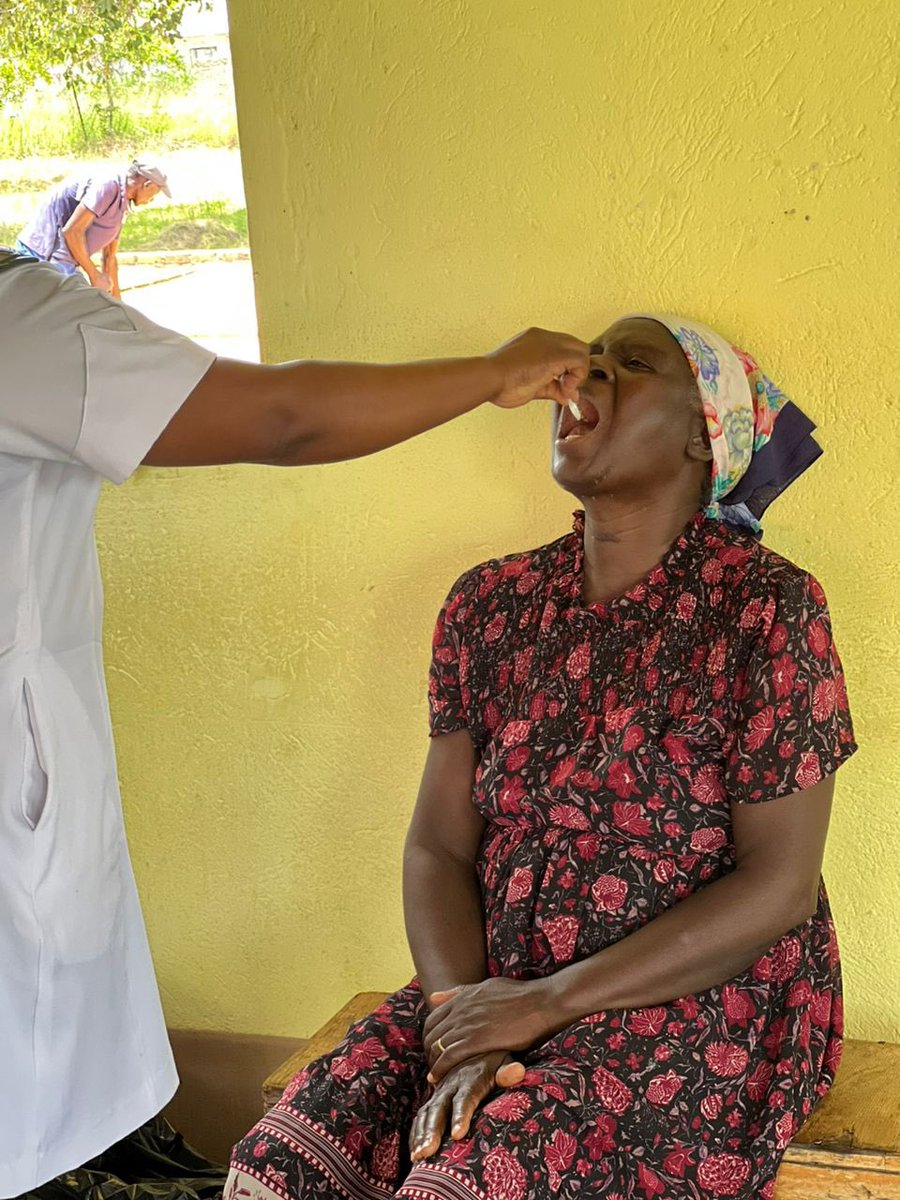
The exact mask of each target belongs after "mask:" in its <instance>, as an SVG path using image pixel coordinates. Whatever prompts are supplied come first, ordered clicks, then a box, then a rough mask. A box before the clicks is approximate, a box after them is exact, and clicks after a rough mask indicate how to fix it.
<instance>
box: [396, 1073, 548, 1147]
mask: <svg viewBox="0 0 900 1200" xmlns="http://www.w3.org/2000/svg"><path fill="white" fill-rule="evenodd" d="M524 1076H525V1068H524V1067H523V1066H522V1064H521V1063H519V1062H515V1061H514V1060H513V1059H511V1058H510V1057H509V1055H508V1054H507V1053H506V1051H505V1050H496V1051H494V1052H493V1053H492V1054H481V1055H478V1056H477V1057H476V1058H470V1059H469V1060H468V1061H467V1062H464V1063H460V1064H459V1065H458V1066H457V1067H454V1069H453V1070H452V1071H450V1072H449V1073H448V1074H447V1075H446V1076H445V1077H444V1078H443V1079H442V1080H441V1082H440V1083H439V1084H438V1085H437V1087H436V1088H435V1089H434V1092H433V1094H432V1095H431V1096H430V1097H429V1098H428V1100H426V1101H425V1103H424V1104H423V1105H422V1107H421V1108H420V1109H419V1111H418V1112H417V1113H416V1119H415V1121H414V1122H413V1127H412V1130H411V1132H410V1135H409V1153H410V1156H411V1158H412V1160H413V1162H418V1161H419V1160H420V1159H423V1158H430V1157H431V1155H432V1154H435V1153H436V1152H437V1150H438V1149H439V1148H440V1144H441V1142H442V1141H443V1138H444V1134H445V1132H446V1129H447V1123H448V1122H450V1136H451V1137H452V1138H453V1140H454V1141H455V1142H458V1141H459V1140H460V1139H461V1138H464V1137H465V1136H466V1135H467V1134H468V1132H469V1127H470V1126H471V1123H472V1117H473V1116H474V1115H475V1112H476V1110H477V1108H478V1106H479V1104H481V1103H482V1102H483V1101H484V1100H485V1099H486V1098H487V1097H488V1096H489V1095H490V1094H491V1092H492V1091H493V1090H494V1088H495V1087H515V1086H516V1084H519V1083H521V1082H522V1079H523V1078H524Z"/></svg>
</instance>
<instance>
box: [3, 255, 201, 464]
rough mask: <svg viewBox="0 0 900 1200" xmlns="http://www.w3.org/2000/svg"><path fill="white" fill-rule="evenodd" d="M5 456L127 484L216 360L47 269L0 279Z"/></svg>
mask: <svg viewBox="0 0 900 1200" xmlns="http://www.w3.org/2000/svg"><path fill="white" fill-rule="evenodd" d="M0 313H2V318H3V319H2V320H0V362H2V364H3V370H2V372H0V453H5V454H14V455H19V456H22V457H26V458H43V459H50V460H55V461H57V462H65V463H77V464H79V465H81V466H84V467H87V468H89V469H90V470H93V471H95V472H97V473H98V474H100V475H103V476H104V477H105V478H107V479H109V480H111V481H112V482H113V483H122V482H123V481H124V480H125V479H127V478H128V476H129V475H130V474H131V473H132V472H133V471H134V469H135V468H136V467H137V466H138V465H139V463H140V462H141V461H142V459H143V458H144V457H145V455H146V453H147V451H148V450H149V449H150V447H151V446H152V445H153V443H154V442H155V441H156V439H157V438H158V437H159V435H160V434H161V433H162V431H163V429H165V427H166V425H167V424H168V423H169V421H170V420H171V419H172V417H173V416H174V415H175V413H176V412H177V411H178V409H179V408H180V407H181V405H182V404H183V403H184V401H185V400H186V399H187V397H188V396H189V395H190V393H191V392H192V391H193V389H194V387H196V385H197V384H198V383H199V381H200V380H201V379H202V377H203V376H204V375H205V374H206V372H207V371H208V370H209V368H210V366H211V364H212V363H213V361H214V360H215V355H214V354H212V353H211V352H210V351H209V350H206V349H204V348H203V347H202V346H198V345H197V343H196V342H193V341H191V340H190V338H186V337H182V336H181V334H178V333H174V332H173V331H172V330H170V329H163V328H162V327H161V326H159V325H155V324H154V323H153V322H152V321H149V320H148V319H147V318H146V317H145V316H144V315H143V314H142V313H139V312H138V311H136V310H135V309H133V308H129V307H128V305H126V304H122V303H121V301H117V300H113V299H112V298H111V297H110V296H107V295H106V294H105V293H103V292H100V291H98V290H97V289H96V288H92V287H88V286H87V284H86V283H84V281H82V280H80V279H78V278H76V277H74V276H72V277H69V278H66V277H65V276H63V275H61V274H60V272H59V271H57V270H56V269H55V268H54V267H52V266H50V265H49V264H44V263H35V264H24V265H17V266H14V267H12V268H9V269H7V270H5V271H2V272H0Z"/></svg>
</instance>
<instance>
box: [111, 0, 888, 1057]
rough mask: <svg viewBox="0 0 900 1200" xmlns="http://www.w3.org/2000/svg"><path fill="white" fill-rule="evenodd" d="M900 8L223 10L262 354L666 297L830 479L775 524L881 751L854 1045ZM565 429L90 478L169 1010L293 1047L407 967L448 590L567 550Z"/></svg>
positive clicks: (346, 3)
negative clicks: (411, 849) (759, 374)
mask: <svg viewBox="0 0 900 1200" xmlns="http://www.w3.org/2000/svg"><path fill="white" fill-rule="evenodd" d="M897 15H898V9H897V5H896V3H895V0H866V2H865V3H860V2H858V0H845V2H843V3H841V2H840V0H832V2H830V3H827V4H823V3H822V2H821V0H777V2H775V0H756V2H755V3H753V4H747V3H746V2H745V0H644V2H643V3H620V2H619V0H615V2H614V0H545V2H544V3H540V4H537V3H526V2H525V0H431V2H429V3H426V2H424V0H418V2H416V0H380V2H377V3H376V2H374V0H371V2H369V0H342V2H340V3H336V2H335V0H304V2H303V3H302V4H300V3H297V2H296V0H231V21H232V45H233V54H234V63H235V71H236V85H237V98H238V108H239V115H240V130H241V140H242V147H243V155H244V168H245V175H246V184H247V193H248V199H249V209H250V221H251V238H252V249H253V255H254V264H255V270H256V275H257V283H258V303H259V313H260V318H261V332H262V338H263V346H264V351H265V353H266V355H267V356H268V358H270V359H278V358H283V357H300V356H320V357H345V358H370V359H400V358H410V357H416V356H423V355H429V354H450V353H470V352H474V351H478V350H481V349H485V348H488V347H490V346H491V345H492V344H494V343H495V342H497V341H498V340H500V339H501V338H503V337H505V336H507V335H509V334H511V333H512V332H514V331H516V330H517V329H519V328H521V327H522V326H524V325H527V324H531V323H537V324H544V325H547V326H550V327H559V328H569V329H571V330H573V331H575V332H578V333H580V334H582V335H584V336H590V335H592V334H595V333H597V332H598V331H599V330H601V329H602V328H603V327H604V325H605V324H606V323H607V322H608V321H609V320H610V319H611V318H613V317H615V316H616V315H617V314H619V313H621V312H623V311H626V310H631V309H634V308H635V307H640V308H651V309H652V308H662V309H672V310H682V311H684V312H686V313H689V314H693V315H695V316H697V317H699V318H701V319H704V320H708V321H710V322H711V323H714V324H717V325H718V326H720V327H721V329H722V330H723V331H724V332H726V333H727V334H730V335H732V336H733V337H735V338H737V339H740V341H741V342H743V343H744V344H745V345H746V346H747V347H749V348H751V349H752V350H754V351H756V352H757V354H758V355H759V356H760V357H761V358H762V360H763V362H764V364H765V366H766V367H767V368H768V369H769V371H770V373H771V374H773V375H774V377H775V378H776V379H777V380H778V381H780V382H781V383H782V384H783V386H784V387H785V389H786V390H787V391H788V392H789V393H790V394H791V395H793V396H795V397H796V398H797V400H798V401H799V402H801V403H802V405H803V406H804V407H806V408H807V409H808V410H809V411H810V413H811V414H813V415H814V417H815V418H816V419H817V420H818V421H819V422H820V424H821V427H822V432H821V438H822V441H823V443H824V445H825V447H826V449H827V457H826V458H825V459H824V461H823V462H822V463H820V464H819V465H817V466H816V467H815V468H813V470H812V471H811V472H810V473H809V475H808V476H807V477H806V478H805V479H804V480H803V481H802V483H801V484H799V485H798V486H797V487H796V488H795V489H794V490H793V491H792V492H791V493H790V497H789V498H788V499H785V500H783V501H782V502H780V503H779V504H778V505H777V506H776V508H775V509H774V510H773V512H772V514H771V518H770V521H769V524H768V528H767V534H768V537H767V540H768V541H769V542H770V544H771V545H773V546H774V547H775V548H777V549H778V550H780V551H782V552H783V553H786V554H787V555H789V556H791V557H793V558H795V559H796V560H797V561H799V562H800V563H802V564H803V565H805V566H807V567H809V568H810V569H812V570H813V571H815V572H816V573H817V574H818V575H819V577H820V578H821V580H822V581H823V583H824V585H825V587H826V590H827V592H828V594H829V596H830V599H831V604H832V609H833V615H834V619H835V624H836V628H837V633H838V637H839V644H840V646H841V648H842V651H843V654H844V657H845V659H846V664H847V670H848V675H849V680H850V686H851V689H852V700H853V703H854V711H855V716H856V722H857V726H858V733H859V737H860V741H861V742H862V746H863V749H862V752H861V753H860V754H859V756H858V757H857V759H856V760H854V761H853V762H852V763H851V764H849V765H848V766H847V767H846V768H845V769H844V770H843V771H842V772H841V779H840V785H839V788H838V799H837V806H836V811H835V818H834V825H833V834H832V838H831V842H830V847H829V852H828V863H827V874H828V879H829V882H830V887H831V891H832V895H833V901H834V907H835V910H836V913H837V918H838V921H839V923H840V933H841V940H842V943H843V951H844V957H845V966H846V976H847V992H848V1001H849V1014H850V1028H851V1031H852V1032H853V1033H855V1034H856V1035H861V1036H866V1037H871V1038H881V1037H885V1038H893V1039H897V1040H900V1014H898V1008H897V1003H896V996H897V987H898V982H900V969H898V968H900V944H898V937H897V934H896V913H897V911H898V910H900V872H898V871H897V868H896V861H897V855H898V848H900V803H898V794H900V752H898V735H900V673H898V663H900V627H898V618H897V594H898V566H897V563H898V532H897V531H898V514H897V490H898V483H900V471H898V451H900V440H898V435H897V418H898V411H897V402H896V382H895V381H896V373H897V365H896V364H897V329H898V326H900V312H898V292H897V285H896V271H897V263H898V261H900V256H898V249H900V247H898V236H897V211H898V210H897V184H896V179H897V166H898V162H897V153H896V146H897V132H898V130H897V101H898V87H897V27H898V16H897ZM546 419H547V418H546V413H545V412H544V411H539V410H538V409H537V408H535V409H534V410H533V411H528V412H526V413H524V414H522V413H520V414H515V413H514V414H506V413H501V412H499V411H496V410H491V411H482V412H479V413H477V414H475V415H473V416H471V417H469V418H467V419H465V420H463V421H461V422H459V423H458V424H457V425H455V426H454V427H452V428H450V429H446V430H442V431H439V432H436V433H433V434H430V435H428V436H427V437H423V438H421V439H419V440H418V441H416V442H414V443H413V444H410V445H407V446H405V447H402V448H399V449H396V450H393V451H391V452H390V453H387V454H385V455H383V456H381V457H380V458H378V459H375V460H371V461H367V462H362V463H358V464H352V465H345V466H338V467H331V468H327V469H315V470H307V471H299V472H293V473H290V472H279V471H275V470H264V469H255V468H254V469H250V468H239V469H227V470H215V471H203V472H195V473H191V472H166V473H159V472H157V473H149V472H148V473H144V474H142V475H140V476H139V477H138V478H137V479H136V480H134V481H133V482H132V483H130V484H129V485H128V486H127V487H126V488H125V489H124V490H123V491H121V492H119V493H116V494H108V495H107V496H106V498H105V500H104V505H103V510H102V513H101V526H100V528H101V539H102V546H103V561H104V570H105V574H106V579H107V584H108V593H109V609H108V636H107V651H108V665H109V674H110V684H111V692H112V700H113V706H114V716H115V720H116V724H117V731H118V741H119V750H120V760H121V771H122V780H123V789H124V796H125V803H126V808H127V817H128V823H129V829H130V834H131V839H132V845H133V848H134V857H135V863H136V869H137V873H138V877H139V882H140V886H141V891H142V895H143V899H144V903H145V908H146V913H147V920H148V924H149V928H150V933H151V937H152V942H153V946H154V950H155V954H156V960H157V964H158V969H159V975H160V979H161V982H162V988H163V994H164V998H165V1003H166V1006H167V1012H168V1015H169V1019H170V1021H171V1022H172V1023H174V1024H177V1025H197V1026H206V1027H212V1028H233V1029H237V1030H245V1031H261V1032H268V1033H273V1034H302V1033H306V1032H308V1031H309V1030H311V1029H312V1028H313V1027H314V1026H315V1025H316V1024H317V1023H318V1022H319V1021H320V1020H321V1019H323V1018H324V1017H325V1016H326V1015H327V1014H328V1013H329V1011H330V1010H332V1009H333V1008H334V1007H335V1006H336V1005H337V1003H338V1002H339V1001H340V1000H341V999H342V998H343V997H344V996H346V995H347V994H348V993H350V992H352V991H354V990H356V989H360V988H368V987H383V988H389V987H392V986H394V985H398V984H400V983H402V982H404V981H405V979H406V978H407V973H408V970H409V963H408V959H407V954H406V951H405V948H404V942H403V937H402V932H401V912H400V899H399V861H400V849H401V840H402V837H403V833H404V829H405V826H406V822H407V818H408V815H409V812H410V809H411V806H412V803H413V800H414V796H415V791H416V787H417V781H418V773H419V768H420V764H421V761H422V757H423V753H424V750H425V736H424V733H425V707H424V703H423V685H424V678H425V672H426V666H427V659H428V643H429V638H430V633H431V626H432V622H433V619H434V616H435V613H436V611H437V609H438V606H439V604H440V602H441V600H442V598H443V596H444V594H445V592H446V590H447V588H448V586H449V585H450V584H451V583H452V581H453V580H454V578H455V577H456V576H457V575H458V574H459V572H460V571H461V570H462V569H463V568H465V567H467V566H469V565H472V564H473V563H475V562H476V561H478V560H480V559H482V558H484V557H486V556H488V555H490V554H492V553H497V552H501V553H502V552H508V551H512V550H514V549H517V548H524V547H528V546H531V545H535V544H539V543H540V542H542V541H545V540H548V539H550V538H552V537H554V536H556V535H557V534H558V533H559V532H561V531H562V530H563V529H565V528H566V525H567V519H568V512H569V509H570V505H569V503H568V501H567V499H566V497H565V496H563V495H562V494H561V493H558V492H557V491H556V489H555V487H554V485H553V484H552V482H551V480H550V478H549V475H548V470H547V458H548V453H547V452H548V437H547V430H546Z"/></svg>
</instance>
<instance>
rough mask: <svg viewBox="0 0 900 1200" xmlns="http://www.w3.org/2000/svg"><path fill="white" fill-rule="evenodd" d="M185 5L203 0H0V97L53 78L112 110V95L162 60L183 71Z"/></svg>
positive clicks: (203, 3)
mask: <svg viewBox="0 0 900 1200" xmlns="http://www.w3.org/2000/svg"><path fill="white" fill-rule="evenodd" d="M188 7H201V8H202V7H208V3H207V0H0V102H8V101H17V100H20V99H21V98H22V96H23V95H24V94H25V92H27V91H28V89H29V88H30V87H32V86H33V85H34V84H35V83H36V82H37V81H38V80H45V81H48V82H50V81H53V80H58V81H61V82H62V83H64V84H65V86H67V87H69V88H70V89H71V90H72V93H73V95H75V96H77V94H78V93H79V92H81V93H85V94H88V95H90V96H92V97H93V98H94V99H95V100H100V101H102V102H103V104H104V107H106V108H107V109H108V111H109V113H110V118H111V117H112V113H113V112H114V111H115V107H116V96H117V94H118V92H119V91H120V89H121V88H122V87H123V86H124V85H125V84H127V83H135V82H138V81H140V80H142V79H145V78H147V76H149V75H152V74H153V73H154V72H156V71H159V70H160V69H161V68H166V67H168V68H169V69H172V70H175V71H183V69H184V68H183V65H182V62H181V59H180V58H179V56H178V54H177V51H176V49H175V47H176V44H177V41H178V30H179V27H180V25H181V19H182V17H183V15H184V11H185V9H186V8H188Z"/></svg>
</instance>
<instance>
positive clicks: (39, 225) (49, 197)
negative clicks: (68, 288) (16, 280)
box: [19, 175, 128, 266]
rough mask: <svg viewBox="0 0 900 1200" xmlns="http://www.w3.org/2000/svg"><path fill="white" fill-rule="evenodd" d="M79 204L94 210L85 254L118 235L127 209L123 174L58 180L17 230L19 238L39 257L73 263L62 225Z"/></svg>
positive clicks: (94, 252)
mask: <svg viewBox="0 0 900 1200" xmlns="http://www.w3.org/2000/svg"><path fill="white" fill-rule="evenodd" d="M79 204H83V205H84V206H85V208H89V209H90V210H91V212H92V213H93V214H94V220H93V221H92V222H91V225H90V226H89V227H88V229H87V231H86V233H85V240H86V242H87V250H88V254H96V253H97V251H98V250H102V249H103V247H104V246H108V245H109V243H110V242H112V241H115V239H116V238H117V237H118V236H119V232H120V230H121V228H122V222H123V221H124V220H125V215H126V213H127V212H128V201H127V200H126V198H125V179H124V177H123V176H121V175H114V176H113V177H112V178H106V177H103V176H99V175H93V176H87V177H85V178H80V179H69V180H67V181H66V182H65V183H61V184H59V185H58V186H57V187H55V188H53V190H52V191H50V192H48V193H47V194H46V195H45V196H44V197H43V199H42V200H41V203H40V207H39V208H38V210H37V212H36V213H35V215H34V217H33V218H32V220H31V221H30V222H29V224H28V225H26V226H25V228H24V229H23V230H22V232H21V233H20V234H19V239H20V241H22V242H24V243H25V245H26V246H28V248H29V249H30V250H33V251H34V253H35V254H36V255H37V256H38V257H39V258H43V259H47V260H52V261H53V262H63V263H68V264H70V265H72V266H74V265H75V260H74V259H73V258H72V255H71V254H70V253H69V247H68V246H67V245H66V240H65V238H64V237H63V235H62V227H63V225H65V223H66V222H67V221H68V219H69V218H70V217H71V215H72V213H73V212H74V211H75V209H76V208H77V207H78V205H79Z"/></svg>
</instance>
